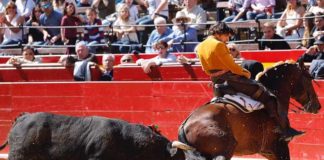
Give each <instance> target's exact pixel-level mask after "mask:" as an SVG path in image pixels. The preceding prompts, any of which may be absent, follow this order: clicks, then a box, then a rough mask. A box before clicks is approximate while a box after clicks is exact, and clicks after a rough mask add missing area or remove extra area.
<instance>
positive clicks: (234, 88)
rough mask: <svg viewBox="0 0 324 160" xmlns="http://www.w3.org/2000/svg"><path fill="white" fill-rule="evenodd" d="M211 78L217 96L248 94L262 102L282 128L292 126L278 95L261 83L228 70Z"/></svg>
mask: <svg viewBox="0 0 324 160" xmlns="http://www.w3.org/2000/svg"><path fill="white" fill-rule="evenodd" d="M211 79H212V81H213V83H214V87H215V88H214V94H215V96H223V95H224V94H233V93H236V92H241V93H243V94H246V95H248V96H250V97H251V98H253V99H255V100H257V101H260V102H262V103H263V104H264V105H265V108H266V110H267V112H268V113H269V115H270V116H271V117H274V118H275V120H276V121H277V122H278V123H279V124H280V126H281V128H282V129H284V130H286V129H288V128H289V127H290V125H289V120H288V117H287V116H288V115H287V114H288V113H287V111H285V110H284V108H283V107H281V106H280V102H279V101H278V100H277V98H276V96H275V95H273V94H272V93H270V92H269V91H267V90H266V88H265V87H264V86H263V85H262V84H261V83H259V82H257V81H255V80H252V79H248V78H246V77H244V76H240V75H236V74H233V73H231V72H227V73H225V74H223V75H221V76H218V77H211Z"/></svg>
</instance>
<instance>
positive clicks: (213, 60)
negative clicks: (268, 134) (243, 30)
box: [196, 22, 303, 141]
mask: <svg viewBox="0 0 324 160" xmlns="http://www.w3.org/2000/svg"><path fill="white" fill-rule="evenodd" d="M209 34H210V35H209V37H207V38H206V39H205V40H204V41H202V42H201V43H200V44H198V46H197V48H196V50H197V54H198V58H199V60H200V62H201V65H202V68H203V70H204V71H205V73H206V74H207V75H209V76H210V77H211V80H212V82H213V83H214V86H215V89H214V93H215V96H216V97H218V96H223V95H224V94H236V93H237V92H241V93H243V94H245V95H248V96H250V97H251V98H253V99H255V100H257V101H260V102H262V103H263V104H264V105H265V109H266V110H267V111H268V113H269V115H270V116H271V117H273V118H274V119H275V120H276V121H277V122H278V124H279V125H280V127H281V129H282V137H281V138H282V140H285V141H289V140H291V139H292V138H293V137H294V136H297V135H301V134H303V132H300V131H297V130H295V129H293V128H291V127H290V124H289V120H288V117H287V113H286V112H285V111H282V110H281V108H283V107H280V106H279V105H280V102H278V101H277V98H276V97H275V96H274V95H273V94H272V93H270V92H269V91H268V90H266V88H265V87H264V86H262V84H260V83H257V82H256V81H255V80H252V79H250V76H251V74H250V72H249V71H248V70H246V69H244V68H243V67H241V66H240V65H238V64H236V63H235V61H234V59H233V57H232V56H231V54H230V51H229V49H228V48H227V46H226V43H227V42H228V41H229V37H230V36H231V35H233V34H234V31H233V30H232V29H231V28H229V27H228V26H227V25H226V24H225V23H224V22H217V23H216V24H215V25H213V26H211V27H210V29H209Z"/></svg>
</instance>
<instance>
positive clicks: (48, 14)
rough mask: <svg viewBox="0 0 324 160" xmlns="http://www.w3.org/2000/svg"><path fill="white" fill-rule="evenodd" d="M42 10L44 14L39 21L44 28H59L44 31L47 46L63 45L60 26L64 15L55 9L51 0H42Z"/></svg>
mask: <svg viewBox="0 0 324 160" xmlns="http://www.w3.org/2000/svg"><path fill="white" fill-rule="evenodd" d="M40 4H41V7H42V10H43V11H44V13H43V14H42V15H41V16H40V18H39V21H40V25H42V26H52V27H54V26H58V28H45V29H42V32H43V34H44V41H45V42H47V44H56V45H61V44H63V42H62V41H61V30H60V28H59V26H60V25H61V19H62V17H63V15H62V13H60V12H58V11H56V10H54V9H53V6H52V3H51V1H49V0H42V1H41V2H40Z"/></svg>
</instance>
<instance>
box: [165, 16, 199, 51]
mask: <svg viewBox="0 0 324 160" xmlns="http://www.w3.org/2000/svg"><path fill="white" fill-rule="evenodd" d="M172 21H173V23H174V26H173V32H172V33H171V34H170V35H168V36H167V37H164V38H162V39H161V41H165V42H168V45H169V46H171V48H170V51H171V52H193V51H194V49H195V47H196V45H197V43H196V42H198V39H197V31H196V29H194V28H191V27H190V26H187V25H186V24H185V23H189V22H190V18H189V17H187V16H186V15H185V14H184V12H177V14H176V17H175V18H174V19H173V20H172ZM186 43H187V44H186Z"/></svg>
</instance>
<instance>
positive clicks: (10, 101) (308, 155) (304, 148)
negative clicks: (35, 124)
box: [0, 81, 324, 159]
mask: <svg viewBox="0 0 324 160" xmlns="http://www.w3.org/2000/svg"><path fill="white" fill-rule="evenodd" d="M208 83H209V82H207V81H177V82H175V81H173V82H170V81H156V82H152V81H146V82H144V81H132V82H128V81H125V82H116V81H115V82H102V83H100V82H88V83H77V82H74V83H72V82H71V83H69V82H65V83H59V82H56V83H41V82H38V83H33V82H29V83H2V84H0V143H1V142H3V141H4V140H5V138H6V136H7V134H8V130H9V128H10V126H11V123H12V120H13V119H14V118H15V117H16V116H17V115H18V114H19V113H20V112H37V111H48V112H53V113H60V114H66V115H77V116H87V115H99V116H105V117H114V118H121V119H125V120H128V121H131V122H137V123H142V124H151V123H154V124H157V125H159V127H160V129H161V130H162V133H163V134H164V135H166V136H167V137H169V138H171V139H176V135H177V129H178V126H179V125H180V123H181V122H182V121H183V120H184V119H185V118H186V117H187V116H188V114H189V113H190V112H191V111H192V110H193V109H194V108H197V107H198V106H200V105H203V104H204V103H206V102H207V101H208V100H209V99H210V98H211V96H212V94H211V88H210V87H208ZM314 86H315V87H316V91H317V94H318V96H319V97H320V101H321V103H322V104H324V89H323V88H324V81H318V83H316V84H314ZM289 116H290V120H291V123H292V126H293V127H295V128H297V129H301V130H305V131H306V132H307V133H306V135H305V136H303V137H299V138H296V139H294V140H293V141H292V142H291V144H290V150H291V155H292V157H293V159H323V157H324V138H323V137H324V129H323V127H322V124H323V123H324V111H323V109H322V110H321V111H320V113H319V114H317V115H312V114H306V113H299V114H297V113H290V115H289Z"/></svg>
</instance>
